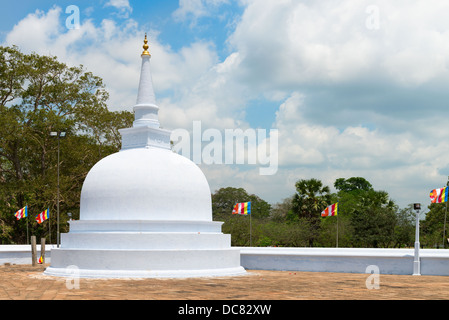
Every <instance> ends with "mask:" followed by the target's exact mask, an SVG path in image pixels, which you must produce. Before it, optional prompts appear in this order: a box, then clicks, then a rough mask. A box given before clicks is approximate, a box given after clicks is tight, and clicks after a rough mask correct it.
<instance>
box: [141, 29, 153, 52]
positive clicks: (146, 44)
mask: <svg viewBox="0 0 449 320" xmlns="http://www.w3.org/2000/svg"><path fill="white" fill-rule="evenodd" d="M143 43H144V45H143V52H142V55H145V56H150V57H151V54H150V53H149V52H148V48H149V47H150V46H149V45H148V39H147V34H146V33H145V40H143Z"/></svg>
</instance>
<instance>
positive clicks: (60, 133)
mask: <svg viewBox="0 0 449 320" xmlns="http://www.w3.org/2000/svg"><path fill="white" fill-rule="evenodd" d="M50 136H52V137H57V138H58V163H57V168H58V169H57V171H58V182H57V189H58V191H57V200H56V212H57V213H56V247H57V248H59V146H60V143H59V140H60V139H61V138H64V137H65V131H57V132H56V131H52V132H50Z"/></svg>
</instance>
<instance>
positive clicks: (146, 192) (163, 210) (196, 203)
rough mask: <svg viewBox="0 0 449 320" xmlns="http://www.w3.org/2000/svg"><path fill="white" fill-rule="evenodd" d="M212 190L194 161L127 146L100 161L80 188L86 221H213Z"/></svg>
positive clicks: (173, 154)
mask: <svg viewBox="0 0 449 320" xmlns="http://www.w3.org/2000/svg"><path fill="white" fill-rule="evenodd" d="M211 207H212V206H211V193H210V188H209V184H208V182H207V180H206V177H205V176H204V174H203V172H202V171H201V170H200V169H199V168H198V167H197V165H196V164H195V163H193V162H192V161H190V160H189V159H187V158H185V157H183V156H181V155H178V154H176V153H174V152H172V151H170V150H167V149H162V148H156V147H149V148H136V149H129V150H123V151H120V152H117V153H114V154H111V155H109V156H107V157H106V158H103V159H102V160H100V161H99V162H98V163H97V164H96V165H95V166H94V167H93V168H92V169H91V170H90V172H89V174H88V175H87V177H86V179H85V181H84V184H83V188H82V191H81V210H80V219H81V220H111V219H112V220H193V221H211V220H212V211H211Z"/></svg>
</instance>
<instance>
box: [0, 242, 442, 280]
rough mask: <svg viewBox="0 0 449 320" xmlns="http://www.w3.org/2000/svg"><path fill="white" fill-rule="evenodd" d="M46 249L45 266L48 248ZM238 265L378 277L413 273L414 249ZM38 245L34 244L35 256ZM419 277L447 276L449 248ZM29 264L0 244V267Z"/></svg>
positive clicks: (427, 256) (424, 257) (259, 258)
mask: <svg viewBox="0 0 449 320" xmlns="http://www.w3.org/2000/svg"><path fill="white" fill-rule="evenodd" d="M53 247H54V248H56V245H46V246H45V260H46V263H49V262H50V261H51V249H52V248H53ZM239 249H240V260H241V266H242V267H244V268H245V269H250V270H283V271H313V272H345V273H365V272H366V268H367V267H368V266H370V265H375V266H377V267H378V268H379V272H380V273H381V274H401V275H412V274H413V259H414V258H413V257H414V249H372V248H263V247H239ZM39 255H40V245H37V256H38V257H39ZM420 261H421V275H439V276H449V249H445V250H443V249H421V250H420ZM5 263H11V264H31V245H0V265H3V264H5Z"/></svg>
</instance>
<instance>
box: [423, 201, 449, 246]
mask: <svg viewBox="0 0 449 320" xmlns="http://www.w3.org/2000/svg"><path fill="white" fill-rule="evenodd" d="M428 208H429V211H428V212H427V213H426V218H425V219H424V220H423V221H421V222H420V223H421V227H420V229H421V230H420V231H421V232H422V234H423V236H422V238H420V242H421V243H422V244H423V245H425V246H428V247H432V248H433V247H443V232H444V216H445V214H446V203H432V204H430V205H429V207H428ZM448 220H449V218H448V217H446V238H448V235H449V221H448ZM444 240H445V241H447V239H444Z"/></svg>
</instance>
